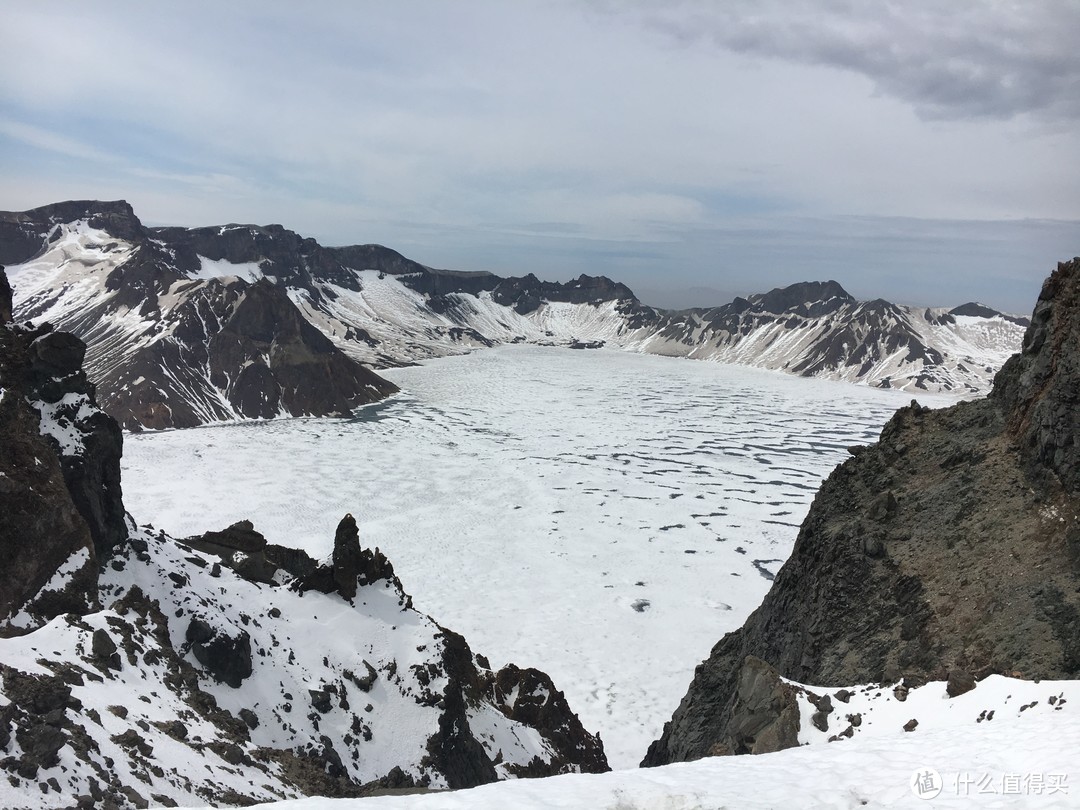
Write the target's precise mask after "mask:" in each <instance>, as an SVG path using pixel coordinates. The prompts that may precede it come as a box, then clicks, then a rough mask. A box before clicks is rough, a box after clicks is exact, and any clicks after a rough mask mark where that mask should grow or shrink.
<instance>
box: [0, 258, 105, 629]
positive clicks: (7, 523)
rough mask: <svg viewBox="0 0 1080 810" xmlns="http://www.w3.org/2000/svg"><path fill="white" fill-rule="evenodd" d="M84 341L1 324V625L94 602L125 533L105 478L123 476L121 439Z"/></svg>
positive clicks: (0, 283)
mask: <svg viewBox="0 0 1080 810" xmlns="http://www.w3.org/2000/svg"><path fill="white" fill-rule="evenodd" d="M7 289H9V288H8V287H7V277H6V275H5V274H4V273H3V270H0V292H2V291H3V290H7ZM8 300H10V299H5V298H4V296H3V295H0V309H2V308H3V307H4V305H5V304H6V302H7V301H8ZM84 349H85V347H84V346H83V345H82V343H81V342H80V341H79V340H78V339H76V338H74V337H72V336H71V335H64V334H58V333H54V332H51V331H50V330H49V329H47V328H46V329H32V328H24V327H20V326H12V325H10V324H9V323H7V322H5V323H4V324H3V325H0V514H3V515H4V520H3V521H2V522H0V556H2V557H3V559H4V565H5V573H6V576H5V577H3V578H0V623H2V624H0V634H12V633H18V632H21V631H25V630H28V629H32V628H33V627H35V626H37V625H38V624H40V623H42V622H44V621H47V620H48V619H51V618H53V617H54V616H57V615H59V614H61V613H68V612H74V613H85V612H87V611H88V610H91V609H94V608H95V607H96V606H97V562H98V558H99V556H100V555H101V554H102V553H107V551H108V549H110V548H111V547H112V546H113V545H114V544H115V543H116V542H118V541H119V539H121V538H122V537H125V536H126V527H125V524H124V516H123V508H122V505H121V507H120V510H119V512H118V513H115V514H114V508H113V507H114V499H115V501H117V502H118V501H119V497H120V493H119V486H118V485H117V487H116V489H115V490H112V489H110V487H109V486H108V485H107V484H106V481H109V480H111V473H113V472H115V476H116V481H117V483H118V481H119V459H120V455H119V439H118V436H113V435H112V434H111V433H110V432H109V430H108V427H107V426H105V427H102V425H101V419H105V420H108V417H105V416H104V414H102V413H101V412H100V411H98V410H97V408H96V407H94V404H93V389H92V386H90V385H89V384H88V383H87V382H86V379H85V376H84V375H82V371H81V367H80V364H81V362H82V354H83V351H84ZM73 407H74V408H75V412H74V413H73V412H72V410H71V409H72V408H73ZM99 417H100V419H99ZM113 427H115V423H114V424H113ZM99 430H101V431H102V433H98V432H97V431H99ZM117 433H118V431H117ZM102 438H104V441H102ZM113 439H115V440H116V444H113V442H112V440H113Z"/></svg>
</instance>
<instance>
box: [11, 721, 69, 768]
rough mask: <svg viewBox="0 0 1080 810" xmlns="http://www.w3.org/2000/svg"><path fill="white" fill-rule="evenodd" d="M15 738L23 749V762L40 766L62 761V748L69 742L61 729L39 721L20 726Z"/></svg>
mask: <svg viewBox="0 0 1080 810" xmlns="http://www.w3.org/2000/svg"><path fill="white" fill-rule="evenodd" d="M15 739H16V741H18V743H19V746H20V747H21V748H22V750H23V755H22V763H23V764H24V765H25V766H28V767H32V768H33V769H34V771H35V772H36V771H37V769H38V768H52V767H53V766H54V765H57V764H59V762H60V755H59V752H60V749H61V748H63V747H64V746H65V745H66V744H67V736H66V735H65V734H64V732H63V731H61V730H60V729H58V728H56V727H54V726H51V725H46V724H45V723H39V724H36V725H31V726H29V727H20V728H19V729H18V730H17V731H16V732H15Z"/></svg>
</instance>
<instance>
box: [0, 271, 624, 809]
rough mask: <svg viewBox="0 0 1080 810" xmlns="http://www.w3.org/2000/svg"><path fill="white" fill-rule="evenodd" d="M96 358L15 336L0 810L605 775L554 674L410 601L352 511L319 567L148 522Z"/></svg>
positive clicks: (2, 583)
mask: <svg viewBox="0 0 1080 810" xmlns="http://www.w3.org/2000/svg"><path fill="white" fill-rule="evenodd" d="M0 278H3V274H2V273H0ZM4 289H5V288H4V287H3V285H0V293H3V291H4ZM0 304H2V308H0V311H6V310H7V302H6V298H5V296H4V295H2V294H0ZM83 350H84V347H83V346H82V344H81V343H80V342H79V341H78V340H77V339H76V338H74V337H73V336H71V335H67V334H64V333H58V332H54V331H52V330H51V328H50V327H48V326H45V325H39V326H30V325H26V324H7V323H4V324H0V451H2V452H0V514H2V515H3V516H4V519H3V521H0V551H2V552H3V554H4V558H5V569H4V576H3V577H0V770H2V771H3V772H4V777H5V781H4V786H3V788H2V791H0V797H2V799H0V804H3V805H4V806H6V807H27V806H35V807H46V806H52V807H67V806H71V805H72V804H73V803H74V804H77V805H78V806H80V807H82V806H93V807H110V806H111V807H146V806H148V804H149V803H151V802H152V803H153V804H154V805H155V806H176V805H177V803H179V804H182V805H191V804H192V803H197V802H198V803H201V802H212V803H222V804H227V805H235V804H248V803H251V802H252V801H253V800H259V799H263V800H273V799H282V798H290V797H297V796H304V795H309V794H320V795H333V796H353V795H362V794H364V793H365V792H369V791H371V790H376V789H385V788H402V787H411V786H430V787H468V786H473V785H478V784H482V783H485V782H490V781H494V780H496V779H500V778H508V777H516V776H540V775H547V774H553V773H570V772H580V771H590V772H596V771H603V770H606V769H607V763H606V759H605V757H604V752H603V745H602V743H601V742H600V740H599V738H598V737H595V736H593V735H591V734H589V733H588V732H586V731H585V729H584V728H583V727H582V726H581V723H580V722H579V721H578V719H577V717H576V715H574V713H573V712H572V711H571V710H570V708H569V706H568V705H567V703H566V700H565V698H564V696H563V694H562V693H561V692H560V691H559V690H558V689H557V688H556V687H555V685H554V684H553V683H552V682H551V679H550V678H549V677H548V676H547V675H545V674H544V673H542V672H539V671H537V670H534V669H520V668H518V667H516V666H513V665H508V666H506V667H503V668H502V669H499V670H497V671H494V670H492V669H491V667H490V665H489V664H488V662H487V660H486V659H485V658H484V657H483V656H479V655H474V654H473V652H472V650H471V649H470V648H469V646H468V644H467V643H466V642H465V640H464V639H463V638H462V637H461V636H459V635H457V634H456V633H453V632H451V631H450V630H447V629H445V628H443V627H441V626H440V625H439V624H437V623H436V622H435V621H434V620H433V619H431V618H430V617H429V616H426V615H424V614H422V613H420V612H419V611H417V610H415V609H414V608H413V606H412V600H411V598H410V597H409V595H408V594H406V593H405V590H404V588H403V587H402V584H401V582H400V581H399V579H398V577H397V576H396V575H395V573H394V569H393V567H392V566H391V564H390V562H389V561H388V560H387V559H386V557H385V556H383V555H382V554H381V553H380V552H379V550H378V549H375V550H370V549H364V548H362V547H361V545H360V538H359V533H360V532H359V527H358V526H357V523H356V521H355V519H354V518H353V517H352V516H351V515H346V516H345V517H344V518H343V519H342V520H341V522H340V524H339V525H338V529H337V532H336V536H335V538H334V546H333V552H332V554H331V555H330V557H329V558H328V559H326V560H322V561H319V560H314V559H312V558H311V557H309V556H308V555H307V554H305V553H304V552H303V551H299V550H297V549H292V548H286V547H284V546H280V545H274V544H268V543H267V542H266V540H265V538H263V537H262V535H260V534H259V533H258V532H257V531H255V530H254V527H253V526H252V525H251V524H250V523H247V522H241V523H238V524H235V525H233V526H230V527H229V528H228V529H225V530H223V531H213V532H207V533H205V534H202V535H200V536H197V537H189V538H185V539H182V540H181V539H174V538H172V537H169V536H167V535H165V534H164V533H163V532H155V531H153V530H152V529H151V528H150V527H149V526H143V527H139V526H136V525H135V523H134V521H133V520H131V519H130V518H128V517H126V516H125V514H124V509H123V503H122V501H121V500H120V480H119V458H120V443H121V433H120V429H119V427H118V426H117V425H116V423H115V422H113V421H112V420H111V419H110V418H109V417H108V416H107V415H106V414H104V413H103V412H102V411H101V410H100V409H99V408H98V407H97V404H96V402H95V398H94V392H93V387H92V386H91V385H90V384H89V382H88V381H87V378H86V375H85V373H84V372H83V371H82V370H81V368H80V363H81V360H82V357H83Z"/></svg>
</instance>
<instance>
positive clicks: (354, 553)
mask: <svg viewBox="0 0 1080 810" xmlns="http://www.w3.org/2000/svg"><path fill="white" fill-rule="evenodd" d="M362 563H363V560H362V557H361V555H360V530H359V529H358V528H357V526H356V520H355V518H353V516H352V515H345V517H343V518H342V519H341V522H340V523H339V524H338V527H337V532H335V534H334V556H333V573H334V584H335V585H336V586H337V591H338V593H340V594H341V595H342V596H344V597H345V598H346V599H352V598H353V597H354V596H356V579H357V577H358V576H359V575H360V573H361V566H362Z"/></svg>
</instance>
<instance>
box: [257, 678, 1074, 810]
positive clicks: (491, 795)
mask: <svg viewBox="0 0 1080 810" xmlns="http://www.w3.org/2000/svg"><path fill="white" fill-rule="evenodd" d="M816 691H817V692H818V693H819V694H823V695H824V694H830V693H831V694H836V693H841V690H839V689H828V690H821V689H818V690H816ZM848 693H851V694H852V695H853V697H851V698H850V703H849V704H847V705H845V704H843V703H842V702H841V701H839V700H835V701H834V702H835V705H836V706H837V707H838V711H837V714H841V715H843V714H848V715H852V716H854V715H859V716H860V721H861V725H860V726H859V728H858V729H857V731H858V733H857V735H856V736H855V737H854V738H853V739H847V738H846V737H840V738H839V739H838V740H834V741H833V742H832V744H828V745H823V744H820V743H824V742H826V739H827V738H826V736H825V734H824V733H821V732H816V731H815V730H814V729H813V728H812V727H811V728H810V730H809V732H808V734H807V739H806V740H805V741H804V743H803V746H802V747H799V748H792V749H788V750H786V751H779V752H777V753H773V754H762V755H760V756H753V757H750V756H744V757H709V758H706V759H701V760H698V761H697V762H687V763H677V764H672V765H665V766H664V767H662V768H645V769H641V770H625V771H615V772H613V773H608V774H600V775H570V776H555V777H551V778H548V779H541V780H530V781H517V782H500V783H498V784H494V785H485V786H483V787H479V788H474V789H472V790H464V791H458V792H454V793H426V794H419V795H409V796H384V797H373V798H367V799H362V800H358V801H349V800H333V799H318V798H314V799H304V800H300V801H286V802H281V803H278V804H275V805H272V807H273V808H275V810H505V808H515V810H549V808H553V807H559V808H574V810H578V809H579V808H580V809H582V810H584V809H585V808H588V810H651V809H652V808H656V810H659V809H660V808H664V809H665V810H667V809H668V808H670V810H707V809H710V810H711V808H742V809H745V810H759V809H760V808H781V807H791V808H803V807H813V808H836V809H837V810H840V809H841V808H843V809H844V810H863V808H871V809H872V810H874V809H880V808H910V810H920V808H927V807H979V808H1028V807H1030V808H1073V807H1076V805H1077V795H1078V792H1080V784H1078V781H1077V780H1078V776H1077V772H1076V764H1075V752H1076V751H1077V750H1080V717H1078V715H1077V712H1078V711H1080V710H1078V708H1077V704H1076V701H1077V700H1080V682H1078V681H1044V682H1042V683H1039V684H1036V683H1033V682H1031V681H1021V680H1016V679H1012V678H1002V677H999V676H994V677H991V678H987V679H986V681H984V682H982V683H980V684H979V686H978V688H977V689H976V690H975V691H974V692H971V693H968V694H967V695H963V696H961V697H958V698H949V697H948V696H947V695H946V694H945V684H943V683H940V682H934V683H929V684H927V685H926V686H923V687H921V688H920V689H918V690H914V691H912V692H911V693H909V695H908V698H907V702H900V701H897V700H896V699H895V698H894V697H893V695H892V691H891V690H890V689H888V688H884V687H880V686H878V685H875V684H864V685H859V686H851V687H848V688H847V689H844V690H842V694H848ZM875 696H880V697H875ZM915 718H921V719H920V721H919V725H918V726H917V727H916V728H914V729H913V730H912V731H911V732H906V731H904V730H903V725H904V724H906V723H907V722H908V721H909V720H910V719H915Z"/></svg>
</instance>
